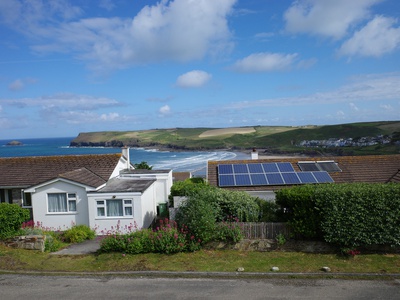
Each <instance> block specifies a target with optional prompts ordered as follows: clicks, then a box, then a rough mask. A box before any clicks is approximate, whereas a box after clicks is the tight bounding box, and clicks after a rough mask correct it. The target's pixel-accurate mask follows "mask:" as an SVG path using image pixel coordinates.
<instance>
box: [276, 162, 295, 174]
mask: <svg viewBox="0 0 400 300" xmlns="http://www.w3.org/2000/svg"><path fill="white" fill-rule="evenodd" d="M276 164H277V165H278V169H279V171H280V172H294V169H293V166H292V164H291V163H289V162H279V163H276Z"/></svg>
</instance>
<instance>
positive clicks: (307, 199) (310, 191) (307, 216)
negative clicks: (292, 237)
mask: <svg viewBox="0 0 400 300" xmlns="http://www.w3.org/2000/svg"><path fill="white" fill-rule="evenodd" d="M316 188H317V186H316V185H302V186H296V187H292V188H287V189H281V190H279V191H277V193H276V203H277V204H278V205H280V207H281V211H280V218H281V219H283V220H285V221H287V222H288V223H289V224H290V226H291V228H292V230H293V232H294V233H295V234H296V235H300V236H301V237H303V238H312V239H320V238H321V236H322V234H321V216H320V211H319V210H318V208H317V207H316V203H315V199H314V194H315V189H316ZM318 188H323V187H322V186H319V187H318Z"/></svg>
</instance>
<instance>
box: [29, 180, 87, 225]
mask: <svg viewBox="0 0 400 300" xmlns="http://www.w3.org/2000/svg"><path fill="white" fill-rule="evenodd" d="M48 193H75V194H76V212H68V213H49V212H48V207H47V206H48V204H47V194H48ZM32 212H33V220H34V221H35V223H37V222H40V223H41V224H42V226H43V227H47V228H51V229H55V230H65V229H67V228H70V227H72V226H73V225H74V224H76V225H89V218H88V208H87V196H86V189H85V188H84V187H82V186H77V185H74V184H72V183H69V182H64V181H56V182H52V183H50V184H47V185H44V186H41V187H37V188H36V189H35V190H34V192H32Z"/></svg>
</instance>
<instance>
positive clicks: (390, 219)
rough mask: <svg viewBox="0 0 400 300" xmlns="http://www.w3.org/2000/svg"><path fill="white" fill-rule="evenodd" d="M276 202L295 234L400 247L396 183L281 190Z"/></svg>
mask: <svg viewBox="0 0 400 300" xmlns="http://www.w3.org/2000/svg"><path fill="white" fill-rule="evenodd" d="M277 203H278V204H279V205H280V206H281V207H282V211H285V213H284V215H285V217H286V218H287V221H288V222H289V224H290V225H291V226H292V229H293V231H294V233H295V234H297V235H300V236H302V237H305V238H314V239H315V238H316V239H318V238H322V239H324V240H325V241H326V242H329V243H332V244H337V245H339V246H340V247H359V246H367V245H391V246H400V185H399V184H358V183H357V184H327V185H315V186H301V187H294V188H290V189H284V190H281V191H279V192H278V193H277Z"/></svg>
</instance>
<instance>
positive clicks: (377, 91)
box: [227, 73, 400, 109]
mask: <svg viewBox="0 0 400 300" xmlns="http://www.w3.org/2000/svg"><path fill="white" fill-rule="evenodd" d="M399 95H400V73H393V74H392V73H388V74H379V75H365V76H359V77H355V78H353V79H352V82H351V83H349V84H347V85H344V86H342V87H340V88H338V89H336V90H333V91H327V92H321V93H315V94H310V95H306V96H299V97H287V98H273V99H263V100H256V101H242V102H235V103H232V104H230V105H229V106H227V109H243V108H249V107H281V106H299V105H307V104H333V103H349V102H350V103H353V106H355V103H356V102H360V101H362V102H366V101H382V100H392V101H393V100H397V99H399Z"/></svg>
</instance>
